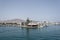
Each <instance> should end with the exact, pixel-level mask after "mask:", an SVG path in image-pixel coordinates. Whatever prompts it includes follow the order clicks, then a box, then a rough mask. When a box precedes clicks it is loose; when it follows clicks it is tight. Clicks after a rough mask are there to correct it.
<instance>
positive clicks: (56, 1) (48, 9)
mask: <svg viewBox="0 0 60 40" xmlns="http://www.w3.org/2000/svg"><path fill="white" fill-rule="evenodd" d="M27 17H29V18H30V19H33V20H39V21H44V20H48V21H60V0H0V19H1V20H6V19H14V18H19V19H26V18H27Z"/></svg>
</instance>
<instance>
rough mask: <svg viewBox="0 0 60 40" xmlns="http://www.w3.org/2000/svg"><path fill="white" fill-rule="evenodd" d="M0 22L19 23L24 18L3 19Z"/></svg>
mask: <svg viewBox="0 0 60 40" xmlns="http://www.w3.org/2000/svg"><path fill="white" fill-rule="evenodd" d="M0 22H7V23H20V22H25V20H22V19H12V20H4V21H0Z"/></svg>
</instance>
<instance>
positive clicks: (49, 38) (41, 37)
mask: <svg viewBox="0 0 60 40" xmlns="http://www.w3.org/2000/svg"><path fill="white" fill-rule="evenodd" d="M0 40H60V26H59V25H51V26H48V27H43V28H36V29H28V28H21V27H17V26H15V27H13V26H0Z"/></svg>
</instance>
